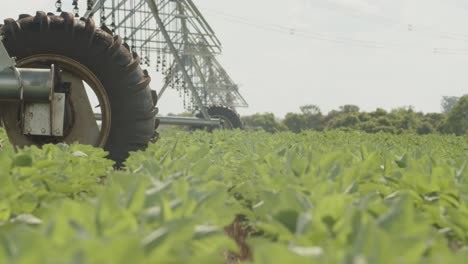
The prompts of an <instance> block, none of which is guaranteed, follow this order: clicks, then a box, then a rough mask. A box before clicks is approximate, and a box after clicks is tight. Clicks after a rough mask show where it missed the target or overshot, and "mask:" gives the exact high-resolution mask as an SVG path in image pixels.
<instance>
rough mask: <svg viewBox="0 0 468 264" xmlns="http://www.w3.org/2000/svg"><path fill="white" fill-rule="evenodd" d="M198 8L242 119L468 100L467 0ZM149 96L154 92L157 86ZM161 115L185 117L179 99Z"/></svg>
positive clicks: (29, 2) (50, 0)
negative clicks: (236, 88)
mask: <svg viewBox="0 0 468 264" xmlns="http://www.w3.org/2000/svg"><path fill="white" fill-rule="evenodd" d="M62 1H63V0H62ZM2 2H6V3H2V8H1V9H0V16H1V17H3V18H6V17H16V16H17V15H18V14H20V13H33V12H34V11H36V10H46V11H54V8H53V5H54V3H55V0H40V1H39V0H17V1H2ZM63 2H70V3H71V2H72V1H71V0H65V1H63ZM79 2H82V3H84V2H85V1H84V0H80V1H79ZM195 3H196V4H198V5H199V8H200V9H201V11H202V12H204V13H205V16H206V18H207V20H208V21H209V22H210V23H211V26H212V27H213V28H214V30H215V31H216V32H217V34H218V37H219V38H220V39H221V41H222V42H223V48H224V50H223V51H224V53H223V56H222V57H221V58H220V61H221V62H222V64H223V66H224V67H225V68H226V69H227V71H228V73H229V74H230V75H231V77H232V78H233V79H234V80H235V81H236V82H237V83H238V84H239V85H240V89H241V93H242V94H243V96H244V97H245V99H246V100H247V101H248V103H249V104H250V107H249V108H246V109H239V112H240V113H241V114H244V115H246V114H253V113H257V112H259V113H263V112H273V113H275V115H277V116H278V117H283V116H284V115H285V114H286V113H287V112H298V111H299V106H301V105H305V104H317V105H319V106H320V107H321V108H322V111H324V112H327V111H329V110H331V109H336V108H338V107H339V106H340V105H343V104H356V105H358V106H360V107H361V109H362V110H365V111H372V110H374V109H375V108H377V107H383V108H385V109H392V108H396V107H400V106H408V105H412V106H414V107H415V108H416V110H418V111H423V112H439V111H440V99H441V97H442V96H444V95H453V96H461V95H463V94H466V93H468V26H467V25H468V2H467V1H466V0H288V1H280V0H235V1H233V0H195ZM82 10H84V8H82ZM281 27H284V28H285V30H281ZM376 46H378V48H376ZM445 49H448V50H445ZM446 51H449V52H446ZM152 88H153V89H157V90H159V89H160V86H159V80H157V79H156V80H155V79H154V78H153V83H152ZM159 107H160V109H161V112H162V113H163V114H165V113H169V112H180V111H182V110H183V109H182V101H181V100H180V99H179V98H178V96H177V95H176V93H175V92H174V93H170V94H168V95H167V96H165V97H163V98H162V100H161V102H160V104H159Z"/></svg>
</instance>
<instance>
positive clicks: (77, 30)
mask: <svg viewBox="0 0 468 264" xmlns="http://www.w3.org/2000/svg"><path fill="white" fill-rule="evenodd" d="M0 33H1V35H2V36H3V37H4V40H3V43H4V44H5V47H6V49H7V50H8V52H9V54H10V56H12V57H16V58H17V59H18V60H21V59H24V58H27V57H29V56H33V55H37V54H54V55H61V56H65V57H68V58H70V59H73V60H75V61H77V62H79V63H81V64H82V65H84V66H85V67H86V68H88V69H89V70H90V71H91V72H92V73H93V74H95V75H96V77H97V78H98V79H99V80H100V81H101V83H102V85H103V86H104V89H105V91H106V93H107V97H108V99H109V101H110V109H111V112H112V114H111V128H110V133H109V137H108V140H107V142H106V144H105V147H104V149H105V150H106V151H108V152H109V158H110V159H112V160H114V161H115V162H116V164H117V167H119V166H121V165H122V163H123V162H124V161H125V159H126V158H127V157H128V153H129V152H130V151H137V150H143V149H145V148H146V147H147V145H148V142H150V141H151V140H153V139H154V138H155V136H156V132H155V116H156V114H157V112H158V110H157V108H156V102H157V98H156V97H155V95H154V94H152V92H151V90H150V88H149V83H150V80H151V79H150V77H149V76H148V73H147V72H146V71H144V70H142V69H141V68H140V58H139V57H138V55H137V54H136V53H133V54H132V52H131V51H130V49H129V47H128V45H126V44H124V43H123V42H122V39H121V38H120V37H119V36H115V37H113V36H112V35H111V34H110V32H109V30H108V29H105V28H104V29H101V28H98V27H96V26H95V23H94V21H93V20H92V19H84V18H81V19H80V20H77V19H75V18H74V16H73V14H71V13H62V14H61V15H60V16H55V15H54V14H51V13H49V14H46V13H44V12H37V13H36V16H30V15H20V17H19V20H15V19H6V20H5V21H4V25H3V27H2V28H1V29H0Z"/></svg>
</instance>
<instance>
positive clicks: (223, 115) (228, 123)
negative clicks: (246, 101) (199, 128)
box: [196, 106, 244, 131]
mask: <svg viewBox="0 0 468 264" xmlns="http://www.w3.org/2000/svg"><path fill="white" fill-rule="evenodd" d="M207 111H208V114H209V115H210V117H211V118H220V119H221V120H222V121H223V122H224V126H223V128H224V129H244V124H243V123H242V121H241V119H240V116H239V114H237V113H236V112H234V111H233V110H231V109H229V108H226V107H223V106H211V107H209V108H208V109H207ZM196 116H197V117H198V118H203V115H202V114H201V113H198V114H197V115H196ZM208 130H210V131H211V130H212V128H211V129H208Z"/></svg>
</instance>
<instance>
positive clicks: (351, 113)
mask: <svg viewBox="0 0 468 264" xmlns="http://www.w3.org/2000/svg"><path fill="white" fill-rule="evenodd" d="M442 107H443V109H444V112H443V113H426V114H424V113H422V112H416V111H414V109H413V108H412V107H402V108H398V109H394V110H391V111H386V110H384V109H380V108H378V109H376V110H375V111H373V112H361V111H360V109H359V107H358V106H355V105H344V106H341V107H340V108H339V109H338V110H332V111H330V112H329V113H328V114H323V113H322V112H321V111H320V108H319V107H318V106H316V105H306V106H302V107H300V113H288V114H287V115H286V116H285V117H284V119H282V120H280V119H278V118H276V117H275V116H274V114H272V113H265V114H255V115H252V116H244V117H242V121H243V122H244V125H245V127H246V128H247V129H252V130H265V131H267V132H271V133H275V132H281V131H292V132H296V133H299V132H301V131H303V130H317V131H326V130H337V129H339V130H360V131H365V132H368V133H378V132H386V133H392V134H402V133H417V134H420V135H424V134H432V133H439V134H456V135H468V95H465V96H463V97H460V98H456V100H454V97H444V99H443V100H442Z"/></svg>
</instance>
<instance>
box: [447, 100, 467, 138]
mask: <svg viewBox="0 0 468 264" xmlns="http://www.w3.org/2000/svg"><path fill="white" fill-rule="evenodd" d="M446 132H449V133H454V134H456V135H459V136H461V135H468V95H464V96H462V97H461V98H460V99H459V100H458V102H457V104H456V105H455V106H454V107H453V108H452V110H451V111H450V113H449V114H448V117H447V122H446Z"/></svg>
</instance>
